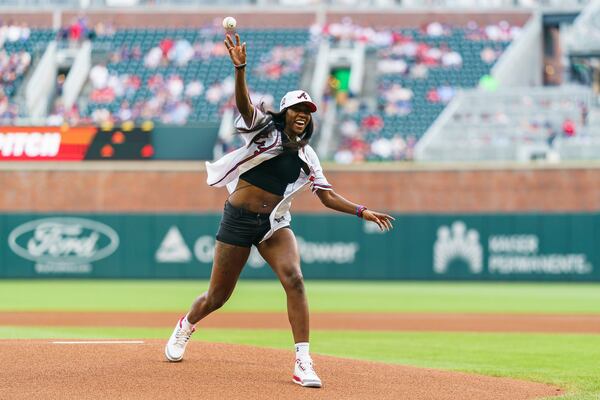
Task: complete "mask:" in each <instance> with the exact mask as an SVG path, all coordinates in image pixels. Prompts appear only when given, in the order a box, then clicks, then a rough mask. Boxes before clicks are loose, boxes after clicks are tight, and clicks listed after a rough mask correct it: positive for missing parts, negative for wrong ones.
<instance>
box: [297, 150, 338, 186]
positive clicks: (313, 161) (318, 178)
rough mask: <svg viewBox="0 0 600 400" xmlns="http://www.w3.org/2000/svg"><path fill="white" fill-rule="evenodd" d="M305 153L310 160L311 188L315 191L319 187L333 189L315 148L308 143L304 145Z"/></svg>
mask: <svg viewBox="0 0 600 400" xmlns="http://www.w3.org/2000/svg"><path fill="white" fill-rule="evenodd" d="M304 154H305V155H306V158H307V159H308V161H309V164H310V165H309V167H310V172H311V173H310V177H309V179H310V181H311V184H310V189H311V190H312V192H313V193H316V191H317V190H318V189H321V190H332V189H333V188H332V186H331V184H330V183H329V181H327V178H326V177H325V174H324V173H323V168H322V167H321V162H320V161H319V157H318V156H317V153H316V152H315V151H314V150H313V148H312V147H310V146H309V145H306V146H305V147H304Z"/></svg>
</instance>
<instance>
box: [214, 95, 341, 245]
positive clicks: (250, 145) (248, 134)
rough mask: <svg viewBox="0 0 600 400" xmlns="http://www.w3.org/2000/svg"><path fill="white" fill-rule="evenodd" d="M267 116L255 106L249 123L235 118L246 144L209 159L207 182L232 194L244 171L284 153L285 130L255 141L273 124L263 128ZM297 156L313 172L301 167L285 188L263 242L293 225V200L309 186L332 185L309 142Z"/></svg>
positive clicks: (328, 187)
mask: <svg viewBox="0 0 600 400" xmlns="http://www.w3.org/2000/svg"><path fill="white" fill-rule="evenodd" d="M267 118H268V117H267V116H265V114H264V113H263V112H262V111H261V110H260V109H259V108H258V107H254V115H253V116H252V123H251V124H250V126H247V125H246V123H245V121H244V119H243V118H242V116H241V115H240V116H238V117H237V118H236V120H235V127H236V129H238V130H239V131H240V132H241V133H239V135H240V136H242V138H243V139H244V142H245V146H244V147H240V148H239V149H237V150H235V151H232V152H231V153H229V154H226V155H225V156H223V157H221V158H220V159H218V160H216V161H214V162H206V172H207V175H208V176H207V178H206V182H207V183H208V184H209V186H215V187H222V186H227V190H228V191H229V193H232V192H233V191H234V190H235V187H236V186H237V183H238V179H239V177H240V175H241V174H243V173H244V172H246V171H248V170H249V169H252V168H254V167H255V166H257V165H258V164H260V163H262V162H263V161H266V160H269V159H271V158H273V157H275V156H277V155H279V154H281V153H282V151H283V147H282V139H281V135H282V132H280V131H279V130H277V129H273V130H272V132H271V133H269V135H268V136H266V137H264V138H260V139H257V140H253V139H254V138H255V136H256V135H257V134H258V133H260V132H262V131H263V130H264V129H267V127H269V126H270V125H265V126H263V127H262V128H261V127H260V126H261V125H264V123H265V122H266V120H267ZM270 124H272V122H271V123H270ZM257 127H258V129H257ZM298 156H299V157H300V159H301V160H302V161H304V162H305V163H306V165H308V168H309V170H310V174H309V175H307V174H306V173H305V172H304V170H303V169H301V170H300V176H299V177H298V179H297V180H296V182H293V183H290V184H289V185H288V186H287V187H286V189H285V193H284V195H283V199H282V200H281V201H280V202H279V203H278V204H277V205H276V206H275V208H274V209H273V211H272V212H271V215H270V216H269V219H270V221H271V229H270V230H269V231H268V232H267V233H266V234H265V236H263V238H262V239H261V242H262V241H264V240H266V239H268V238H270V237H271V235H273V233H274V232H275V231H276V230H278V229H280V228H283V227H284V226H287V225H289V224H290V221H291V219H292V218H291V215H290V212H289V211H290V207H291V205H292V200H293V199H294V197H296V195H297V194H298V193H301V192H302V191H304V190H305V189H307V188H308V187H310V188H311V190H312V192H313V193H315V192H316V191H317V190H318V189H321V190H331V185H330V184H329V182H328V181H327V178H325V175H324V174H323V168H321V163H320V162H319V158H318V157H317V153H315V151H314V150H313V149H312V147H310V146H309V145H306V146H304V147H303V148H301V149H300V150H298Z"/></svg>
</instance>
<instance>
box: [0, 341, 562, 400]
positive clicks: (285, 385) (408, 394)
mask: <svg viewBox="0 0 600 400" xmlns="http://www.w3.org/2000/svg"><path fill="white" fill-rule="evenodd" d="M55 341H57V340H45V341H40V340H36V341H29V340H18V341H17V340H10V341H0V365H2V385H0V398H3V399H4V398H10V399H31V398H42V399H50V398H57V399H58V398H60V399H173V398H184V399H187V398H196V399H218V400H225V399H257V398H260V399H293V398H302V399H306V400H309V399H328V400H329V399H394V400H397V399H427V400H431V399H448V400H455V399H464V400H468V399H477V400H485V399H494V400H498V399H507V400H518V399H533V398H536V397H545V396H552V395H558V394H562V392H561V390H560V389H558V388H556V387H552V386H550V385H545V384H539V383H532V382H525V381H518V380H513V379H506V378H493V377H486V376H479V375H470V374H462V373H456V372H444V371H438V370H432V369H423V368H413V367H405V366H397V365H388V364H383V363H375V362H366V361H358V360H349V359H342V358H335V357H327V356H318V355H316V356H314V359H315V366H316V370H317V372H318V373H319V375H320V377H321V379H322V380H323V384H324V387H323V388H322V389H308V388H302V387H300V386H298V385H296V384H294V383H293V382H292V372H293V366H294V363H293V362H294V360H293V353H292V351H283V350H271V349H262V348H256V347H250V346H240V345H228V344H214V343H205V342H191V343H190V344H189V346H188V349H187V352H186V358H185V360H184V361H182V362H180V363H169V362H167V361H165V359H164V355H163V346H164V342H163V341H143V343H126V342H127V341H123V343H108V344H107V343H73V344H71V343H69V344H56V343H53V342H55ZM74 342H83V340H76V341H74ZM90 342H93V341H90Z"/></svg>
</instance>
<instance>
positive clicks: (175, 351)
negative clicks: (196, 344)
mask: <svg viewBox="0 0 600 400" xmlns="http://www.w3.org/2000/svg"><path fill="white" fill-rule="evenodd" d="M184 318H185V316H183V317H181V319H180V320H179V321H177V325H175V330H174V331H173V333H172V334H171V337H170V338H169V341H168V342H167V345H166V346H165V357H167V360H169V361H171V362H177V361H181V360H182V359H183V353H184V352H185V346H187V343H188V341H189V340H190V337H191V336H192V333H194V331H195V330H196V329H194V328H192V329H185V328H184V327H183V325H182V323H181V321H183V319H184Z"/></svg>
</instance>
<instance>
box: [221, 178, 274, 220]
mask: <svg viewBox="0 0 600 400" xmlns="http://www.w3.org/2000/svg"><path fill="white" fill-rule="evenodd" d="M282 199H283V196H279V195H276V194H273V193H270V192H267V191H266V190H263V189H261V188H259V187H258V186H254V185H253V184H251V183H249V182H246V181H245V180H243V179H240V180H239V181H238V184H237V186H236V188H235V191H234V192H233V193H232V194H231V196H229V203H230V204H231V205H232V206H234V207H238V208H243V209H245V210H248V211H251V212H255V213H270V212H271V211H273V209H274V208H275V206H276V205H277V203H279V202H280V201H281V200H282Z"/></svg>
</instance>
